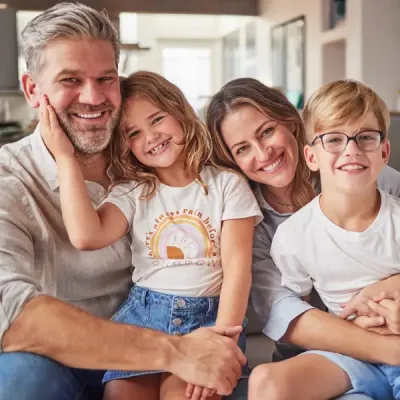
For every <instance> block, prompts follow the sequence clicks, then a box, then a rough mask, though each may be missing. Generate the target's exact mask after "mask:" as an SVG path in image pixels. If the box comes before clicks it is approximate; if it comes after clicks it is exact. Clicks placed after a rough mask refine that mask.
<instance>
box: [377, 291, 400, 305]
mask: <svg viewBox="0 0 400 400" xmlns="http://www.w3.org/2000/svg"><path fill="white" fill-rule="evenodd" d="M384 299H389V300H399V299H400V290H390V291H389V290H385V291H383V292H381V293H380V294H379V295H378V296H375V297H373V298H372V300H374V301H375V302H377V303H379V302H381V301H382V300H384Z"/></svg>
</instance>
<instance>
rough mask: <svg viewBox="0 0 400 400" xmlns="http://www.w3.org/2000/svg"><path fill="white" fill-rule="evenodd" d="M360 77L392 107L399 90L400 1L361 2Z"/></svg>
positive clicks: (369, 0)
mask: <svg viewBox="0 0 400 400" xmlns="http://www.w3.org/2000/svg"><path fill="white" fill-rule="evenodd" d="M361 15H362V71H363V73H362V78H363V81H364V82H366V83H367V84H368V85H370V86H371V87H372V88H373V89H375V90H376V91H377V92H378V93H379V94H380V96H381V97H382V98H383V100H384V101H385V102H386V104H387V105H388V106H389V108H391V109H395V106H396V100H397V96H398V91H399V90H400V1H399V0H380V1H375V0H363V2H362V12H361Z"/></svg>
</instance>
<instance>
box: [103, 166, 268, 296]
mask: <svg viewBox="0 0 400 400" xmlns="http://www.w3.org/2000/svg"><path fill="white" fill-rule="evenodd" d="M200 176H201V178H202V180H203V182H204V183H205V185H206V186H207V189H208V194H207V195H206V194H205V191H204V188H203V187H202V186H201V184H200V183H199V182H198V181H194V182H192V183H191V184H189V185H188V186H185V187H171V186H166V185H163V184H160V185H159V187H158V188H157V191H156V194H155V195H154V196H153V197H152V198H150V199H140V197H141V195H143V194H145V193H146V191H147V188H146V187H145V186H144V185H141V186H139V187H136V188H135V183H134V182H132V183H129V184H121V185H118V186H116V187H115V188H113V190H112V191H111V193H110V194H109V195H108V197H107V198H106V199H105V200H104V202H103V203H105V202H109V203H113V204H114V205H116V206H117V207H118V208H119V209H120V210H121V211H122V212H123V213H124V215H125V217H126V218H127V220H128V222H129V226H130V233H131V236H132V244H131V248H132V264H133V265H134V267H135V268H134V271H133V275H132V280H133V282H134V283H135V284H136V285H137V286H140V287H144V288H148V289H151V290H154V291H158V292H163V293H168V294H175V295H180V296H190V297H204V296H217V295H219V294H220V291H221V285H222V279H223V278H222V275H223V274H222V266H221V256H220V235H221V227H222V221H225V220H230V219H240V218H247V217H251V216H255V217H256V223H258V222H260V221H261V220H262V213H261V211H260V208H259V206H258V204H257V201H256V199H255V197H254V195H253V192H252V191H251V189H250V187H249V185H248V183H247V182H246V180H245V179H244V178H242V177H241V176H239V175H238V174H235V173H233V172H229V171H221V170H219V169H217V168H215V167H211V166H206V167H204V168H203V170H202V172H201V174H200ZM132 188H134V189H133V190H132ZM224 262H229V260H224Z"/></svg>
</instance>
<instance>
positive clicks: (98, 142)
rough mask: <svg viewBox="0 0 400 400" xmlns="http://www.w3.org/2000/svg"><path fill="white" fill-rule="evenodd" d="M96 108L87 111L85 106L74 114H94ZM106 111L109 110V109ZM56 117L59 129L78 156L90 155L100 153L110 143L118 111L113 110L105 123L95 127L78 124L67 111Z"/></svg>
mask: <svg viewBox="0 0 400 400" xmlns="http://www.w3.org/2000/svg"><path fill="white" fill-rule="evenodd" d="M96 108H97V109H98V107H93V109H89V106H85V108H84V110H77V111H75V112H74V113H77V112H79V113H85V112H96V111H97V110H96ZM108 109H111V107H109V108H108ZM57 116H58V121H59V123H60V125H61V127H62V128H63V130H64V132H65V133H66V135H67V136H68V137H69V139H70V140H71V142H72V144H73V145H74V147H75V150H76V151H77V152H78V153H80V154H86V155H90V154H98V153H101V152H102V151H103V150H104V149H105V148H106V147H107V146H108V144H109V143H110V141H111V138H112V135H113V132H114V129H115V126H116V125H117V122H118V118H119V110H115V108H113V109H112V111H111V116H110V117H109V119H108V120H107V122H106V123H102V124H97V125H84V124H82V125H81V124H79V122H76V120H75V118H74V117H73V116H72V113H71V111H69V110H67V112H62V113H57Z"/></svg>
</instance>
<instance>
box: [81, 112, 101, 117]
mask: <svg viewBox="0 0 400 400" xmlns="http://www.w3.org/2000/svg"><path fill="white" fill-rule="evenodd" d="M77 116H78V117H79V118H88V119H90V118H99V117H101V112H99V113H96V114H77Z"/></svg>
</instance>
